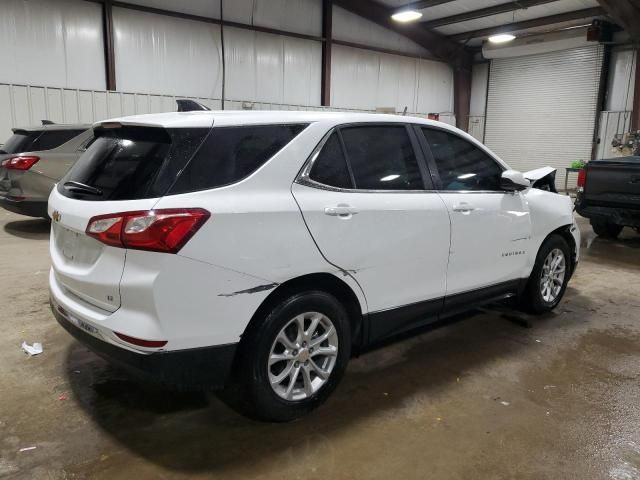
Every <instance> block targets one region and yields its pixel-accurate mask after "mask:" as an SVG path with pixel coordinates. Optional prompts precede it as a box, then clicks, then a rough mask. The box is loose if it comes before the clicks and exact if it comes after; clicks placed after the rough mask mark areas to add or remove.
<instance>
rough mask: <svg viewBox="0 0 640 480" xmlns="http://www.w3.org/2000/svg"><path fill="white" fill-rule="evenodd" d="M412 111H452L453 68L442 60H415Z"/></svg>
mask: <svg viewBox="0 0 640 480" xmlns="http://www.w3.org/2000/svg"><path fill="white" fill-rule="evenodd" d="M416 63H417V66H418V85H417V87H416V88H417V95H416V106H415V108H414V110H413V111H414V112H453V69H452V68H451V67H450V66H449V65H447V64H446V63H442V62H435V61H431V60H417V61H416Z"/></svg>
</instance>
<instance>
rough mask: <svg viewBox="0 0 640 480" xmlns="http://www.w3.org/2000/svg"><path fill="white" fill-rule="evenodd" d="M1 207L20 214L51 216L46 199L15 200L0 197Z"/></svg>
mask: <svg viewBox="0 0 640 480" xmlns="http://www.w3.org/2000/svg"><path fill="white" fill-rule="evenodd" d="M0 207H2V208H4V209H5V210H9V211H10V212H13V213H19V214H20V215H27V216H29V217H41V218H49V215H48V214H47V202H46V200H45V201H42V200H15V199H12V198H9V197H0Z"/></svg>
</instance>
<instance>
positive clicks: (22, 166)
mask: <svg viewBox="0 0 640 480" xmlns="http://www.w3.org/2000/svg"><path fill="white" fill-rule="evenodd" d="M38 160H40V157H36V156H35V155H25V156H24V157H11V158H7V159H6V160H4V161H3V162H2V166H3V167H4V168H6V169H8V170H29V169H30V168H31V167H33V165H34V164H35V163H36V162H37V161H38Z"/></svg>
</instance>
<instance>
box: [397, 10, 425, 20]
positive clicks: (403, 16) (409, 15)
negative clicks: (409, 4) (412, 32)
mask: <svg viewBox="0 0 640 480" xmlns="http://www.w3.org/2000/svg"><path fill="white" fill-rule="evenodd" d="M420 17H422V14H421V13H420V12H416V11H415V10H404V11H402V12H396V13H394V14H393V15H391V18H393V19H394V20H395V21H396V22H402V23H407V22H413V21H415V20H418V19H419V18H420Z"/></svg>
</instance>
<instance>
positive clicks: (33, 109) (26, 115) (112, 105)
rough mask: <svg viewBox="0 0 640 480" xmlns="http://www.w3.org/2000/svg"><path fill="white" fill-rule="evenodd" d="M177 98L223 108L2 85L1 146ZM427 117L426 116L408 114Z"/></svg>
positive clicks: (164, 108)
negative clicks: (19, 131)
mask: <svg viewBox="0 0 640 480" xmlns="http://www.w3.org/2000/svg"><path fill="white" fill-rule="evenodd" d="M176 98H192V99H194V100H197V101H198V102H200V103H202V104H204V105H206V106H208V107H209V108H211V109H212V110H219V109H220V99H219V98H206V97H180V96H174V95H155V94H149V93H133V92H107V91H104V90H77V89H69V88H57V87H42V86H33V85H12V84H3V83H0V145H2V143H4V142H5V141H6V139H7V138H9V136H11V128H12V127H20V126H27V125H34V124H35V125H37V124H39V123H40V120H43V119H48V120H52V121H54V122H56V123H93V122H97V121H100V120H105V119H107V118H113V117H120V116H127V115H137V114H143V113H159V112H173V111H175V110H176V103H175V100H176ZM225 107H226V108H227V109H228V110H243V109H249V110H323V111H330V112H351V111H353V112H365V113H366V112H370V113H373V112H374V110H373V109H352V108H340V107H320V106H317V105H309V104H305V103H270V102H256V101H253V100H252V99H244V100H243V99H238V98H231V99H227V100H226V101H225ZM408 115H410V116H417V117H425V116H426V113H413V112H412V113H408ZM440 121H442V122H445V123H448V124H450V125H455V123H456V119H455V116H453V115H451V114H442V115H441V116H440Z"/></svg>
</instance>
